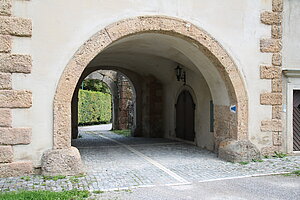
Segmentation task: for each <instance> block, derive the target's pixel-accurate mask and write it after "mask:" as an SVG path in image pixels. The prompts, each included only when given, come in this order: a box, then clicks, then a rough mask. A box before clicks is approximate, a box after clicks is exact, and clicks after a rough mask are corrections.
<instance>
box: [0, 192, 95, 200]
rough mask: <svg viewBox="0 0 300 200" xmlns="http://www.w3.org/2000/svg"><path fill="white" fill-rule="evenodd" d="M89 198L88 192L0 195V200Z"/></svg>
mask: <svg viewBox="0 0 300 200" xmlns="http://www.w3.org/2000/svg"><path fill="white" fill-rule="evenodd" d="M89 196H90V193H89V192H88V191H79V190H70V191H63V192H53V191H17V192H3V193H0V199H2V200H75V199H76V200H83V199H86V198H87V197H89Z"/></svg>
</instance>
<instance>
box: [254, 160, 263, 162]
mask: <svg viewBox="0 0 300 200" xmlns="http://www.w3.org/2000/svg"><path fill="white" fill-rule="evenodd" d="M252 162H264V161H263V160H261V159H252Z"/></svg>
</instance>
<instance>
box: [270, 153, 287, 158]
mask: <svg viewBox="0 0 300 200" xmlns="http://www.w3.org/2000/svg"><path fill="white" fill-rule="evenodd" d="M274 153H275V155H273V157H274V158H284V157H286V156H287V154H285V153H281V152H276V151H275V152H274Z"/></svg>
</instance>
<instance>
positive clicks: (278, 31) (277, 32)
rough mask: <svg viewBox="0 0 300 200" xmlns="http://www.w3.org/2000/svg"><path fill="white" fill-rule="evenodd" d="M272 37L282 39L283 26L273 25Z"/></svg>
mask: <svg viewBox="0 0 300 200" xmlns="http://www.w3.org/2000/svg"><path fill="white" fill-rule="evenodd" d="M271 35H272V38H274V39H281V38H282V26H277V25H273V26H272V28H271Z"/></svg>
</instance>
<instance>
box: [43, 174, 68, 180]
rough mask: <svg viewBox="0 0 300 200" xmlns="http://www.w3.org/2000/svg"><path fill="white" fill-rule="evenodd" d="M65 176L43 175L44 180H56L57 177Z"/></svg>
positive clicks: (63, 177) (62, 177)
mask: <svg viewBox="0 0 300 200" xmlns="http://www.w3.org/2000/svg"><path fill="white" fill-rule="evenodd" d="M65 178H66V176H63V175H57V176H43V179H44V180H53V181H57V180H59V179H65Z"/></svg>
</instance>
